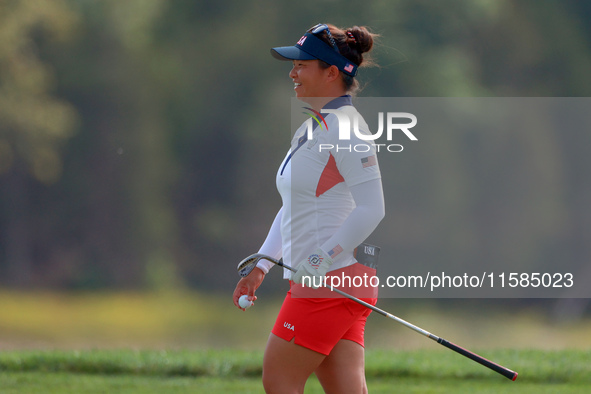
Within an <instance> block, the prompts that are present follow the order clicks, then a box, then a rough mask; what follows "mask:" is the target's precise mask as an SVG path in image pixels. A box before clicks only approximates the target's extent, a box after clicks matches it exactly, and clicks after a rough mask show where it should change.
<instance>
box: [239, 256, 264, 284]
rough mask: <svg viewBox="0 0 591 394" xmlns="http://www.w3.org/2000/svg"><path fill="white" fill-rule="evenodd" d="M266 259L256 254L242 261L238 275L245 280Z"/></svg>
mask: <svg viewBox="0 0 591 394" xmlns="http://www.w3.org/2000/svg"><path fill="white" fill-rule="evenodd" d="M264 257H265V256H264V255H262V254H260V253H255V254H252V255H250V256H248V257H247V258H245V259H244V260H242V261H241V262H240V263H238V267H237V268H236V269H237V270H238V275H240V276H241V277H243V278H245V277H247V276H248V275H249V274H250V273H251V272H252V270H253V269H254V267H256V266H257V263H258V262H259V260H260V259H262V258H264Z"/></svg>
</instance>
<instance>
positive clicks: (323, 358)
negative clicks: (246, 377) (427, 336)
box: [234, 24, 384, 394]
mask: <svg viewBox="0 0 591 394" xmlns="http://www.w3.org/2000/svg"><path fill="white" fill-rule="evenodd" d="M372 46H373V34H371V33H370V32H369V31H368V30H367V29H366V28H364V27H357V26H355V27H353V28H349V29H344V30H343V29H339V28H337V27H335V26H333V25H325V24H319V25H317V26H314V27H313V28H311V29H309V30H308V31H307V32H306V33H305V35H304V36H302V37H301V38H300V39H299V41H298V42H297V44H296V45H294V46H289V47H280V48H273V49H272V50H271V53H272V55H273V56H274V57H275V58H277V59H280V60H289V61H292V63H293V67H292V69H291V71H290V73H289V77H290V78H291V79H292V80H293V83H294V90H295V93H296V96H297V98H298V99H300V100H301V101H303V102H304V103H305V104H306V105H307V107H306V110H307V111H309V114H310V115H311V118H314V119H315V120H314V121H311V120H310V121H306V122H304V124H303V125H302V126H301V127H300V128H299V129H298V130H297V131H296V133H295V136H294V139H293V141H292V145H291V149H290V150H289V152H288V153H287V155H286V157H285V159H284V160H283V162H282V163H281V165H280V166H279V169H278V171H277V178H276V182H277V189H278V190H279V193H280V194H281V198H282V202H283V206H282V208H281V209H280V210H279V212H278V213H277V215H276V217H275V220H274V221H273V224H272V225H271V229H270V231H269V234H268V235H267V238H266V240H265V242H264V243H263V245H262V247H261V248H260V250H259V253H263V254H266V255H269V256H271V257H274V258H277V259H278V258H283V261H284V263H285V264H286V265H290V266H292V267H293V268H295V269H297V273H293V274H292V273H291V272H290V271H288V270H285V271H284V277H285V278H286V279H289V280H290V282H289V283H290V290H289V292H288V293H287V296H286V298H285V300H284V303H283V305H282V307H281V310H280V312H279V315H278V317H277V321H276V322H275V325H274V327H273V329H272V333H271V334H270V336H269V340H268V342H267V347H266V349H265V356H264V362H263V385H264V387H265V391H266V392H267V393H282V394H285V393H302V392H303V391H304V386H305V384H306V381H307V379H308V377H309V376H310V375H311V374H312V373H315V374H316V376H317V377H318V380H319V381H320V383H321V384H322V387H323V388H324V390H325V391H326V392H327V393H339V394H343V393H365V392H367V386H366V382H365V370H364V367H365V366H364V348H363V333H364V329H365V322H366V320H367V316H368V315H369V312H370V310H369V309H367V308H365V307H364V306H362V305H359V304H358V303H355V302H353V301H351V300H349V299H346V298H343V297H336V294H335V293H333V292H331V291H330V289H329V288H324V287H321V286H320V279H322V278H325V280H326V281H327V282H328V283H329V284H330V283H331V278H338V279H341V278H342V279H343V283H340V284H344V280H345V278H350V279H349V280H350V282H349V285H348V287H347V286H346V287H341V288H343V289H346V290H347V291H348V292H353V294H354V295H356V296H359V297H360V298H363V299H364V300H365V301H367V302H369V303H371V304H375V302H376V300H377V298H376V297H377V292H376V289H375V288H372V287H367V280H366V281H365V283H364V284H365V285H366V286H365V287H364V288H362V289H358V287H359V286H358V284H359V283H361V281H360V280H359V279H361V278H363V277H364V276H365V278H367V277H368V276H369V277H371V276H373V275H375V269H374V268H373V267H367V266H365V265H363V264H361V263H360V262H359V261H357V260H356V259H355V248H356V247H357V246H358V245H359V244H361V243H362V242H363V241H364V240H365V239H366V238H367V237H368V236H369V235H370V234H371V233H372V232H373V230H374V229H375V228H376V226H377V225H378V223H379V222H380V220H381V219H382V218H383V217H384V197H383V193H382V184H381V176H380V170H379V166H378V162H377V157H376V152H375V148H374V146H373V145H372V143H371V141H370V140H369V139H362V138H359V137H358V135H357V134H356V133H354V132H352V128H353V125H357V128H358V129H359V130H360V131H361V133H366V134H368V133H369V131H368V129H367V125H366V124H365V122H364V121H363V119H362V118H361V116H360V115H359V113H358V112H357V111H356V109H355V108H354V107H353V106H352V104H351V96H350V94H352V93H353V92H354V91H355V89H356V88H357V87H358V84H357V81H356V80H355V75H356V74H357V68H358V67H359V66H361V65H362V64H364V59H363V54H364V53H366V52H369V51H370V50H371V48H372ZM366 63H367V61H366ZM343 119H349V123H346V122H345V123H343V122H342V120H343ZM343 125H345V126H344V127H351V129H350V130H346V131H348V132H349V134H350V138H349V139H339V137H340V134H339V128H340V127H343ZM360 261H361V259H360ZM271 266H272V263H270V262H268V261H266V260H261V262H259V263H258V265H257V268H255V269H254V271H253V272H252V273H251V274H250V275H249V276H247V277H246V278H243V279H241V280H240V281H239V282H238V285H237V286H236V290H235V291H234V304H235V305H236V306H237V307H239V308H240V306H239V304H238V299H239V298H240V296H241V295H244V294H246V295H248V296H249V299H251V300H255V299H256V297H255V291H256V289H257V288H258V287H259V286H260V285H261V283H262V281H263V279H264V277H265V274H266V273H267V272H268V271H269V269H270V267H271ZM356 279H358V280H356ZM302 283H303V285H302ZM351 283H353V284H351ZM355 283H357V284H355ZM355 290H357V293H355Z"/></svg>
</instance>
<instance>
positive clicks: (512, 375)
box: [237, 253, 517, 381]
mask: <svg viewBox="0 0 591 394" xmlns="http://www.w3.org/2000/svg"><path fill="white" fill-rule="evenodd" d="M261 259H265V260H268V261H270V262H272V263H274V264H276V265H278V266H280V267H283V268H285V269H288V270H290V271H292V272H296V270H295V269H293V268H292V267H289V266H287V265H285V264H283V260H276V259H274V258H272V257H270V256H267V255H264V254H260V253H255V254H252V255H250V256H248V257H247V258H245V259H244V260H242V261H241V262H240V263H238V268H237V269H238V274H239V275H240V276H241V277H243V278H244V277H247V276H248V275H249V274H250V273H251V272H252V270H253V269H254V268H255V267H256V265H257V263H258V262H259V261H260V260H261ZM325 286H326V284H325ZM332 290H333V291H334V292H336V293H338V294H340V295H342V296H343V297H346V298H348V299H350V300H353V301H355V302H357V303H359V304H361V305H363V306H365V307H367V308H369V309H371V310H372V311H374V312H376V313H379V314H380V315H382V316H384V317H388V318H390V319H392V320H395V321H397V322H398V323H400V324H403V325H405V326H406V327H408V328H410V329H411V330H413V331H416V332H418V333H419V334H422V335H424V336H426V337H428V338H430V339H432V340H434V341H435V342H437V343H439V344H440V345H443V346H445V347H446V348H448V349H451V350H453V351H454V352H457V353H459V354H461V355H462V356H465V357H468V358H469V359H471V360H473V361H476V362H477V363H479V364H481V365H484V366H485V367H487V368H490V369H492V370H493V371H495V372H497V373H500V374H501V375H503V376H505V377H506V378H508V379H511V380H513V381H514V380H515V379H517V372H515V371H512V370H510V369H508V368H505V367H503V366H502V365H499V364H497V363H494V362H492V361H490V360H487V359H486V358H484V357H481V356H479V355H478V354H476V353H473V352H471V351H469V350H467V349H464V348H463V347H460V346H458V345H456V344H454V343H452V342H449V341H447V340H445V339H443V338H440V337H438V336H437V335H434V334H431V333H430V332H429V331H426V330H423V329H422V328H420V327H418V326H415V325H414V324H411V323H409V322H407V321H406V320H403V319H401V318H399V317H397V316H394V315H392V314H390V313H388V312H386V311H384V310H382V309H380V308H378V307H376V306H373V305H371V304H368V303H367V302H365V301H363V300H360V299H359V298H357V297H354V296H352V295H350V294H347V293H345V292H344V291H342V290H339V289H336V288H333V289H332Z"/></svg>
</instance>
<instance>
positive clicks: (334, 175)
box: [276, 96, 381, 279]
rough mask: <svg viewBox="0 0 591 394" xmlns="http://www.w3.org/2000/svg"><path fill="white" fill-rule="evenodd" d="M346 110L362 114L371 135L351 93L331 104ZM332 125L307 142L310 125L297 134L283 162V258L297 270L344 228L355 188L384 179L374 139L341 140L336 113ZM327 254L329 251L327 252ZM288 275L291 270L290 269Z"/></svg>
mask: <svg viewBox="0 0 591 394" xmlns="http://www.w3.org/2000/svg"><path fill="white" fill-rule="evenodd" d="M325 108H326V109H337V110H338V111H343V113H346V114H347V115H348V116H349V119H351V122H350V123H351V126H353V116H354V115H356V116H358V117H359V130H360V131H361V132H362V133H363V134H369V129H368V127H367V124H366V123H365V121H364V120H363V118H362V117H361V115H360V114H359V113H358V112H357V110H356V109H355V108H354V107H353V106H352V105H351V97H350V96H343V97H339V98H337V99H335V100H333V101H331V102H330V103H328V104H327V105H326V106H325ZM323 116H324V119H325V121H326V126H328V129H327V128H326V126H324V124H323V126H324V127H322V128H321V127H318V126H316V127H315V128H314V133H313V137H314V138H313V139H312V140H307V138H306V133H307V126H306V123H304V124H303V125H302V126H301V127H300V128H299V129H298V130H297V131H296V133H295V135H294V138H293V140H292V144H291V149H290V150H289V152H288V154H287V155H286V157H285V159H284V160H283V162H282V163H281V165H280V166H279V170H278V172H277V177H276V183H277V189H278V190H279V194H280V195H281V199H282V200H283V209H282V211H283V212H282V217H281V225H280V231H281V239H282V255H283V261H284V263H286V264H287V265H289V266H291V267H293V268H295V269H297V268H298V266H299V264H300V263H301V262H302V261H303V260H304V259H305V258H307V257H308V256H309V255H310V254H311V253H313V252H314V251H315V250H316V249H317V248H319V247H320V246H321V245H323V244H324V243H325V242H326V241H327V240H328V239H329V238H330V237H331V236H333V235H334V234H335V232H336V231H337V230H338V229H339V228H340V227H341V225H342V224H343V222H344V221H345V220H346V219H347V217H348V216H349V214H350V213H351V211H353V209H354V208H355V202H354V200H353V198H352V196H351V193H350V191H349V187H351V186H355V185H358V184H360V183H363V182H367V181H370V180H374V179H379V178H381V175H380V169H379V165H378V162H377V155H376V151H375V147H374V146H373V143H372V141H364V140H361V139H360V138H358V137H357V136H356V135H355V133H354V132H353V130H351V133H350V135H351V139H350V140H339V122H338V118H337V116H336V115H335V114H323ZM325 252H327V253H328V252H329V251H328V250H325ZM355 262H356V260H355V259H354V258H353V252H352V251H344V252H342V253H340V254H338V255H337V256H336V258H335V259H334V264H333V265H332V266H331V268H330V271H332V270H336V269H339V268H343V267H346V266H349V265H351V264H354V263H355ZM284 277H285V278H286V279H289V278H290V277H291V273H290V271H288V270H284Z"/></svg>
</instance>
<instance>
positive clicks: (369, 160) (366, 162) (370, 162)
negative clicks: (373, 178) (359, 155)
mask: <svg viewBox="0 0 591 394" xmlns="http://www.w3.org/2000/svg"><path fill="white" fill-rule="evenodd" d="M376 164H378V162H377V160H376V156H375V155H372V156H367V157H364V158H363V159H361V165H362V166H363V168H367V167H371V166H375V165H376Z"/></svg>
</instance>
